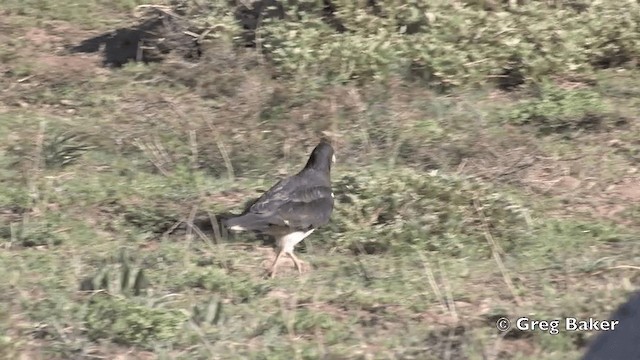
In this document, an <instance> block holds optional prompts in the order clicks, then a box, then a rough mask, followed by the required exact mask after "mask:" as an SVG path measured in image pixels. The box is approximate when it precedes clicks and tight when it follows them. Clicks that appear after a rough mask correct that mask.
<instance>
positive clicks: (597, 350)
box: [582, 292, 640, 360]
mask: <svg viewBox="0 0 640 360" xmlns="http://www.w3.org/2000/svg"><path fill="white" fill-rule="evenodd" d="M611 320H617V321H619V324H618V325H617V326H616V327H615V329H613V330H609V331H603V332H601V333H600V334H598V336H597V337H596V338H595V340H594V341H593V342H592V343H591V345H590V346H589V349H588V350H587V352H586V353H585V355H584V357H583V358H582V360H610V359H611V360H617V359H629V360H631V359H640V292H636V293H635V294H633V295H632V296H631V298H630V299H629V300H627V302H626V303H624V304H622V305H620V306H619V307H618V309H616V311H615V312H614V313H613V314H612V315H611Z"/></svg>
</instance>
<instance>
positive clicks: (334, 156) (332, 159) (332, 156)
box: [331, 154, 336, 164]
mask: <svg viewBox="0 0 640 360" xmlns="http://www.w3.org/2000/svg"><path fill="white" fill-rule="evenodd" d="M331 163H333V164H335V163H336V155H335V154H333V155H331Z"/></svg>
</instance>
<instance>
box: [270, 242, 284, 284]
mask: <svg viewBox="0 0 640 360" xmlns="http://www.w3.org/2000/svg"><path fill="white" fill-rule="evenodd" d="M280 256H282V250H281V249H278V253H277V254H276V259H275V260H273V264H272V265H271V278H274V277H275V276H276V267H277V266H276V265H278V260H280Z"/></svg>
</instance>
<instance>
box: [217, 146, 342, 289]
mask: <svg viewBox="0 0 640 360" xmlns="http://www.w3.org/2000/svg"><path fill="white" fill-rule="evenodd" d="M335 161H336V156H335V153H334V150H333V147H332V146H331V144H330V143H329V141H328V140H326V139H322V140H320V142H319V143H318V145H316V147H315V148H314V149H313V151H312V152H311V155H310V156H309V159H308V160H307V163H306V164H305V166H304V168H303V169H302V170H300V171H299V172H298V173H297V174H295V175H293V176H289V177H286V178H284V179H282V180H280V181H278V182H277V183H276V184H275V185H273V186H272V187H271V188H270V189H269V190H267V191H266V192H265V193H264V194H262V196H260V197H259V198H258V199H257V200H255V201H253V202H250V203H249V205H248V207H247V208H246V209H245V210H244V212H243V213H242V214H240V215H238V216H236V217H232V218H229V219H226V220H225V221H224V225H225V226H226V228H227V229H228V230H230V231H233V232H241V231H252V232H256V233H261V234H266V235H271V236H273V237H274V238H275V239H276V257H275V260H274V261H273V263H272V265H271V267H270V269H269V273H270V276H271V278H274V277H275V275H276V269H277V266H278V260H280V258H281V257H282V255H283V254H286V255H287V256H289V257H290V258H291V260H293V263H294V265H295V267H296V269H297V270H298V273H299V274H302V261H300V259H298V257H297V256H296V255H295V254H294V253H293V252H294V248H295V246H296V245H297V244H299V243H300V242H301V241H302V240H304V239H305V238H306V237H308V236H309V235H311V233H313V232H314V231H315V230H316V229H317V228H319V227H321V226H323V225H326V224H328V223H329V220H330V218H331V214H332V212H333V207H334V194H333V191H332V189H331V166H332V165H333V164H334V163H335Z"/></svg>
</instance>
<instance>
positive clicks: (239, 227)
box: [229, 225, 247, 231]
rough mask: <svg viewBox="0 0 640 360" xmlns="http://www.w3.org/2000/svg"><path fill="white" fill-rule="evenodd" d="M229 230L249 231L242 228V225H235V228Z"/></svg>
mask: <svg viewBox="0 0 640 360" xmlns="http://www.w3.org/2000/svg"><path fill="white" fill-rule="evenodd" d="M229 230H233V231H244V230H247V229H246V228H243V227H242V226H240V225H234V226H232V227H230V228H229Z"/></svg>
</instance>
